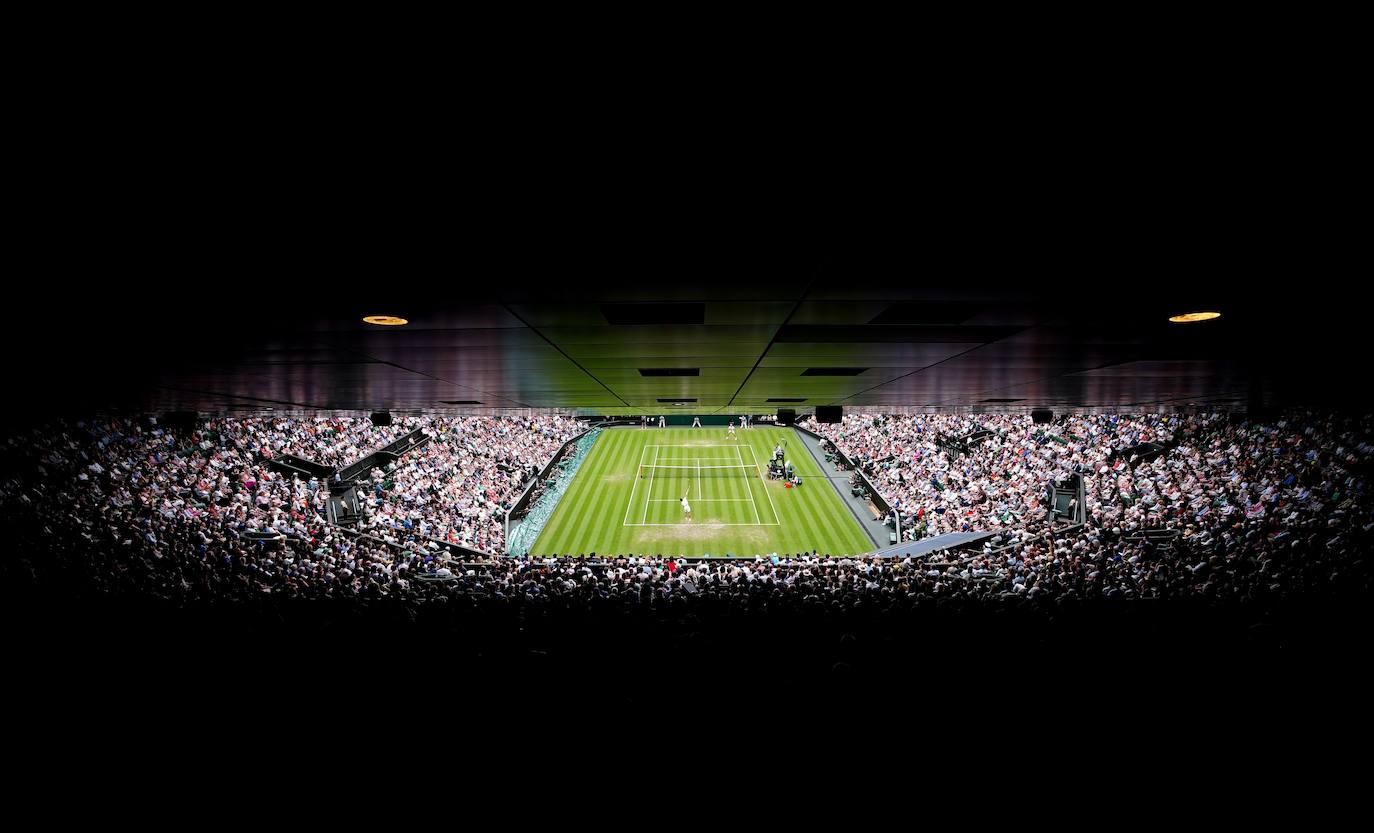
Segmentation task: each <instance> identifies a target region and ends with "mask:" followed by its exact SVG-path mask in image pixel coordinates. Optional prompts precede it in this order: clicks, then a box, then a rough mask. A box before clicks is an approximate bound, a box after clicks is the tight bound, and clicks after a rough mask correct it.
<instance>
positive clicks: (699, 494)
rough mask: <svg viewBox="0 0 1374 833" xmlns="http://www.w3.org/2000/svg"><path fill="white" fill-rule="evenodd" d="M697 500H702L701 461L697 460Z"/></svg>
mask: <svg viewBox="0 0 1374 833" xmlns="http://www.w3.org/2000/svg"><path fill="white" fill-rule="evenodd" d="M697 500H701V460H700V459H698V460H697Z"/></svg>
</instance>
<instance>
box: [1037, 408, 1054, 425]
mask: <svg viewBox="0 0 1374 833" xmlns="http://www.w3.org/2000/svg"><path fill="white" fill-rule="evenodd" d="M1031 422H1032V423H1034V424H1036V425H1047V424H1049V423H1051V422H1054V411H1051V410H1050V409H1049V408H1036V409H1035V410H1033V411H1031Z"/></svg>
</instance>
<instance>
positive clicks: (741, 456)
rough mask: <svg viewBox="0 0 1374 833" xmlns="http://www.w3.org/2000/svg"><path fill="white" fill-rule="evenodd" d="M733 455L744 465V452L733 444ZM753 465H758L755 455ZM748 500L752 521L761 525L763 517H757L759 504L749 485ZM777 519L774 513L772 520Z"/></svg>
mask: <svg viewBox="0 0 1374 833" xmlns="http://www.w3.org/2000/svg"><path fill="white" fill-rule="evenodd" d="M750 453H752V452H750ZM735 456H736V457H738V458H739V464H740V465H741V466H742V465H744V453H743V452H741V451H740V450H739V446H735ZM754 465H755V466H757V465H758V458H757V457H756V458H754ZM749 502H750V503H752V504H753V505H754V523H756V524H759V525H762V524H763V518H760V517H759V504H758V502H757V501H755V500H754V487H753V486H750V487H749ZM777 519H778V517H777V515H774V516H773V520H777Z"/></svg>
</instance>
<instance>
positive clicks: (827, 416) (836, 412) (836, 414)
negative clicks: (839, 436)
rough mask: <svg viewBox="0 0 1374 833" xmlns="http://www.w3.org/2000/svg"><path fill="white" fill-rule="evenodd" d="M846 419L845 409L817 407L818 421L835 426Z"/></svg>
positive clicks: (828, 406)
mask: <svg viewBox="0 0 1374 833" xmlns="http://www.w3.org/2000/svg"><path fill="white" fill-rule="evenodd" d="M843 418H844V408H843V407H841V406H839V405H817V406H816V421H817V422H824V423H827V424H834V423H836V422H839V421H840V420H841V419H843Z"/></svg>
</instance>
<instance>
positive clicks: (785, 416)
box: [778, 408, 797, 425]
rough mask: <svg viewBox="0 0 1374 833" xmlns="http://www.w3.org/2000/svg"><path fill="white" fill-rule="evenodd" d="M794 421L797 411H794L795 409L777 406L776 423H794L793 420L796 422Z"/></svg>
mask: <svg viewBox="0 0 1374 833" xmlns="http://www.w3.org/2000/svg"><path fill="white" fill-rule="evenodd" d="M796 421H797V412H796V411H795V410H793V409H792V408H779V409H778V424H779V425H791V424H792V423H794V422H796Z"/></svg>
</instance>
